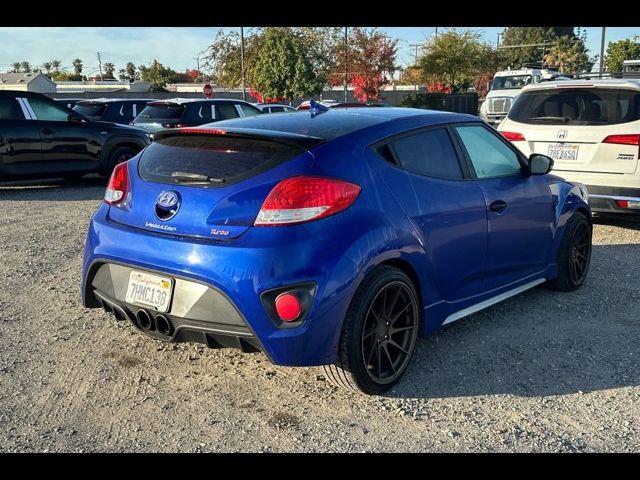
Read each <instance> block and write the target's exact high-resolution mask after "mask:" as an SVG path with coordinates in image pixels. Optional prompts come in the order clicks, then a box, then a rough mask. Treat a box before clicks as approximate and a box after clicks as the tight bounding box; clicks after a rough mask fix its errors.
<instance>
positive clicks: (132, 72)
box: [124, 62, 138, 80]
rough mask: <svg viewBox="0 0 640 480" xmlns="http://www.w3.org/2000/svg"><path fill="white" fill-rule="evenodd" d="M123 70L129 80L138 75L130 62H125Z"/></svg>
mask: <svg viewBox="0 0 640 480" xmlns="http://www.w3.org/2000/svg"><path fill="white" fill-rule="evenodd" d="M124 69H125V71H126V73H127V77H128V78H129V80H133V79H135V78H137V76H138V73H137V72H136V66H135V65H134V64H133V63H132V62H127V65H126V66H125V67H124Z"/></svg>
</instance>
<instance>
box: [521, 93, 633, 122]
mask: <svg viewBox="0 0 640 480" xmlns="http://www.w3.org/2000/svg"><path fill="white" fill-rule="evenodd" d="M509 118H510V119H511V120H513V121H515V122H520V123H530V124H539V125H613V124H616V123H627V122H633V121H635V120H638V119H640V92H638V91H636V90H623V89H620V88H589V89H588V88H562V89H558V90H555V89H553V90H538V91H532V92H525V93H522V94H521V95H520V96H519V97H518V99H517V100H516V102H515V103H514V104H513V107H511V111H510V112H509Z"/></svg>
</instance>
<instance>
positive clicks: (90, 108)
mask: <svg viewBox="0 0 640 480" xmlns="http://www.w3.org/2000/svg"><path fill="white" fill-rule="evenodd" d="M106 108H107V106H106V105H105V104H104V103H96V104H88V105H82V104H79V103H78V104H76V106H75V107H73V109H74V110H75V111H76V112H78V113H79V114H80V115H84V116H85V117H97V116H98V115H102V114H103V113H104V111H105V109H106Z"/></svg>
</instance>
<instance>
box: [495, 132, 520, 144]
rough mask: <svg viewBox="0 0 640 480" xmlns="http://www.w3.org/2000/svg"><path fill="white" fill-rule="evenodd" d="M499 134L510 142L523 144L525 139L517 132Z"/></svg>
mask: <svg viewBox="0 0 640 480" xmlns="http://www.w3.org/2000/svg"><path fill="white" fill-rule="evenodd" d="M500 134H501V135H502V136H503V137H504V138H506V139H507V140H509V141H510V142H524V141H525V138H524V135H522V134H521V133H519V132H500Z"/></svg>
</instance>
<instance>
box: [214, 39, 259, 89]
mask: <svg viewBox="0 0 640 480" xmlns="http://www.w3.org/2000/svg"><path fill="white" fill-rule="evenodd" d="M263 43H264V29H262V28H257V29H249V30H247V32H246V34H245V38H244V65H245V83H246V85H251V84H252V79H253V68H254V66H255V62H256V59H257V58H258V56H259V52H260V49H261V47H262V44H263ZM204 60H205V61H204V64H203V66H204V68H205V69H207V70H209V71H211V73H212V76H213V81H214V82H215V83H216V84H217V85H220V86H223V87H227V88H237V87H239V86H240V85H241V84H242V68H241V61H240V34H239V33H238V32H227V33H225V32H224V31H223V30H219V31H218V33H217V35H216V38H215V40H214V41H213V43H212V44H211V45H210V46H209V48H208V49H207V54H206V55H205V57H204Z"/></svg>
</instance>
